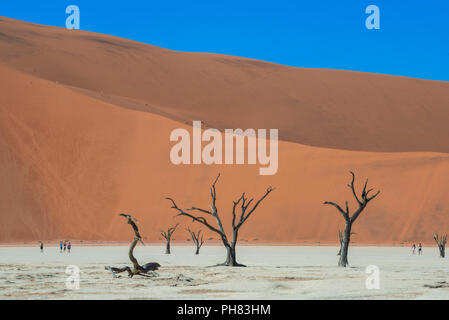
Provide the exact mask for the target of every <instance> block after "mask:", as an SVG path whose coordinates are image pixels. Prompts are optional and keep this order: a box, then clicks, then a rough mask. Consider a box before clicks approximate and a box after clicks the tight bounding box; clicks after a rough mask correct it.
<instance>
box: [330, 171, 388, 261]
mask: <svg viewBox="0 0 449 320" xmlns="http://www.w3.org/2000/svg"><path fill="white" fill-rule="evenodd" d="M349 172H350V173H351V175H352V180H351V183H350V184H348V187H349V188H350V189H351V191H352V194H353V195H354V198H355V200H356V201H357V204H358V208H357V209H356V210H355V211H354V212H353V213H352V214H350V213H349V205H348V201H346V203H345V205H346V209H345V210H343V209H342V208H341V207H340V206H339V205H338V204H336V203H334V202H330V201H326V202H324V204H328V205H331V206H334V207H335V208H337V209H338V211H339V212H340V213H341V214H342V215H343V218H344V219H345V231H344V234H343V242H342V244H341V252H340V259H339V261H338V266H339V267H346V266H347V265H348V248H349V241H350V239H351V228H352V224H353V223H354V221H355V220H356V219H357V218H358V217H359V215H360V214H361V213H362V211H363V210H364V209H365V208H366V206H367V204H368V202H370V201H371V200H373V199H374V198H375V197H377V195H378V194H379V193H380V190H379V191H377V193H375V194H374V195H372V196H369V193H370V192H371V191H373V189H369V190H366V186H367V184H368V179H366V182H365V186H364V187H363V190H362V194H361V197H360V198H359V197H358V196H357V192H356V191H355V187H354V180H355V174H354V173H353V172H352V171H349Z"/></svg>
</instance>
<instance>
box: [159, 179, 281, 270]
mask: <svg viewBox="0 0 449 320" xmlns="http://www.w3.org/2000/svg"><path fill="white" fill-rule="evenodd" d="M218 178H220V175H218V176H217V178H216V179H215V181H214V183H213V184H212V186H211V187H210V197H211V206H210V210H206V209H201V208H198V207H191V208H189V209H185V210H184V209H181V208H179V207H178V206H177V204H176V203H175V201H174V200H173V199H172V198H166V199H168V200H170V201H171V203H172V208H173V209H175V210H177V211H178V212H179V214H178V216H185V217H189V218H191V219H193V221H194V222H195V221H196V222H199V223H201V224H202V225H204V226H206V227H207V228H208V229H209V230H212V231H213V232H215V233H217V234H218V235H219V236H220V238H221V241H222V242H223V245H224V247H225V248H226V252H227V257H226V261H225V262H224V263H222V264H218V265H217V266H219V265H222V266H232V267H245V265H243V264H240V263H238V262H237V257H236V252H235V247H236V244H237V239H238V233H239V230H240V228H241V227H242V225H243V224H244V223H245V222H246V221H247V220H248V218H249V217H250V216H251V215H252V214H253V213H254V211H255V210H256V209H257V207H258V206H259V205H260V203H261V202H262V201H263V200H264V199H265V198H266V197H267V196H268V195H269V194H270V193H271V192H272V191H273V190H274V188H273V187H271V186H270V187H268V188H267V190H266V191H265V193H264V195H263V196H262V197H260V198H259V200H257V202H256V203H255V204H254V205H253V206H252V207H251V208H250V205H251V203H252V202H253V200H254V199H253V198H251V199H250V200H248V198H246V197H245V193H242V195H241V196H240V198H238V199H237V200H236V201H233V203H234V206H233V208H232V240H231V241H229V240H228V237H227V235H226V232H225V230H224V228H223V224H222V222H221V219H220V217H219V215H218V209H217V207H216V200H217V192H216V190H215V185H216V183H217V181H218ZM238 205H240V216H239V217H237V214H236V209H237V206H238ZM187 211H190V212H191V211H198V212H199V213H200V214H203V215H206V216H211V217H213V218H214V219H215V221H216V223H217V227H214V226H212V225H211V224H210V223H209V222H208V221H207V219H206V218H205V217H204V216H195V215H193V214H190V213H189V212H187Z"/></svg>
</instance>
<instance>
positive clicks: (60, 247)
mask: <svg viewBox="0 0 449 320" xmlns="http://www.w3.org/2000/svg"><path fill="white" fill-rule="evenodd" d="M59 252H60V253H62V241H59Z"/></svg>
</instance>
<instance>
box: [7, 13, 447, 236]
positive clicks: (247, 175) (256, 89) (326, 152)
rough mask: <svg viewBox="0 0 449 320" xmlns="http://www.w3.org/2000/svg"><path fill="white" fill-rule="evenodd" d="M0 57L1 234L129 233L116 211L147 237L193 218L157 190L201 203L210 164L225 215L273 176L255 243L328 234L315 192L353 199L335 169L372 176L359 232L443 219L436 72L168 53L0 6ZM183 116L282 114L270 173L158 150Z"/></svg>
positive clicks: (246, 230)
mask: <svg viewBox="0 0 449 320" xmlns="http://www.w3.org/2000/svg"><path fill="white" fill-rule="evenodd" d="M0 61H1V63H0V74H1V77H0V90H1V94H0V171H1V177H2V179H0V212H1V214H2V220H1V221H2V223H1V225H0V241H2V242H8V241H22V240H41V239H58V238H72V239H85V240H92V239H96V240H129V239H130V238H131V237H132V233H131V230H130V228H129V227H128V226H126V225H125V224H124V220H123V218H121V217H119V216H118V215H117V214H118V213H119V212H122V211H125V212H128V213H131V214H133V215H134V216H136V217H137V218H138V219H139V222H140V228H141V233H142V234H143V235H144V237H145V238H146V239H147V240H149V241H151V240H157V239H159V238H160V236H159V230H160V229H163V228H166V227H167V226H169V225H171V224H174V223H177V222H179V223H181V224H183V225H184V226H186V225H187V224H190V225H192V223H191V221H189V220H187V219H185V218H182V217H178V218H176V219H174V218H173V216H174V215H175V212H174V211H172V209H170V204H169V203H168V201H167V200H165V199H164V197H165V196H168V195H169V196H172V197H174V198H175V199H176V200H177V202H178V204H179V205H183V206H185V207H187V206H191V205H197V206H203V207H208V206H209V198H208V197H209V191H208V188H209V186H210V183H211V182H212V181H213V179H214V178H215V176H216V175H217V173H218V172H221V174H222V176H221V179H220V181H219V183H218V185H217V192H218V200H217V204H218V207H219V210H220V212H221V215H222V216H223V220H224V222H225V224H226V226H229V222H230V215H231V212H230V209H231V207H232V200H235V199H237V198H238V196H239V195H240V193H241V192H243V191H245V192H247V193H248V195H252V196H259V195H261V194H262V193H263V192H264V190H265V188H266V187H267V186H268V185H274V186H276V187H277V190H275V192H273V193H272V194H271V195H270V197H269V198H268V199H266V201H265V202H264V203H262V206H261V207H260V208H259V209H258V210H257V211H256V212H255V214H254V215H253V216H252V217H251V218H250V220H248V222H247V224H245V226H244V227H243V228H242V230H241V239H248V240H253V242H256V243H257V241H254V240H255V239H256V238H257V239H259V240H260V241H261V240H265V241H273V242H293V241H322V242H328V241H335V240H336V238H337V230H338V228H342V225H343V219H342V217H341V216H340V214H339V213H338V212H337V211H336V210H335V209H334V208H332V207H327V206H324V205H323V204H322V202H323V201H325V200H333V201H338V202H340V203H344V201H345V200H347V199H350V200H351V202H350V204H351V205H352V206H354V202H353V201H352V199H351V193H350V190H349V189H348V188H347V187H346V184H347V183H348V180H349V174H348V170H354V171H355V172H356V173H357V176H358V178H359V179H358V181H357V182H358V187H359V188H360V187H361V186H360V184H362V182H363V181H362V179H363V178H365V177H369V178H370V185H372V186H373V187H376V188H380V189H381V190H382V193H381V194H380V196H379V197H378V198H377V199H376V200H374V201H373V202H372V203H370V204H369V206H368V208H367V209H366V212H364V213H363V214H362V216H360V218H359V220H357V222H356V224H355V226H354V232H356V235H355V236H354V240H355V241H356V242H359V243H387V242H389V243H391V242H397V243H399V242H403V241H412V240H413V241H431V233H432V231H436V232H447V231H448V230H449V220H448V219H447V217H448V214H449V199H448V198H447V196H446V193H447V190H448V189H449V154H447V153H448V152H449V126H447V123H448V121H449V110H448V101H449V83H447V82H438V81H426V80H418V79H411V78H404V77H394V76H385V75H377V74H367V73H358V72H347V71H335V70H316V69H302V68H292V67H286V66H281V65H276V64H271V63H266V62H262V61H256V60H250V59H244V58H238V57H229V56H223V55H215V54H200V53H181V52H175V51H170V50H166V49H161V48H157V47H153V46H150V45H145V44H141V43H137V42H133V41H130V40H125V39H120V38H115V37H112V36H106V35H100V34H95V33H89V32H83V31H73V30H72V31H68V30H65V29H61V28H54V27H47V26H40V25H34V24H30V23H25V22H20V21H16V20H12V19H7V18H0ZM192 120H202V121H203V122H205V123H206V124H207V125H208V126H209V127H215V128H220V129H223V128H237V127H242V128H279V133H280V137H281V139H282V140H283V141H281V142H280V143H279V170H278V173H277V174H276V175H274V176H260V175H259V174H258V173H259V172H258V170H259V165H244V166H243V165H234V166H229V165H222V166H218V165H215V166H206V165H196V166H194V165H190V166H175V165H173V164H171V162H170V161H169V151H170V148H171V146H172V143H170V142H169V134H170V132H171V130H173V129H175V128H179V127H182V128H186V129H188V130H191V127H190V126H191V121H192ZM180 122H181V123H180ZM307 145H309V146H307ZM338 149H340V150H338ZM343 149H344V150H343ZM348 150H353V151H348ZM392 151H395V152H392ZM399 151H401V152H399ZM404 151H409V152H404ZM193 227H194V228H195V229H197V228H199V227H200V226H199V225H196V224H195V225H193ZM202 229H204V228H202ZM175 235H176V234H175ZM209 236H212V237H214V238H217V237H216V236H215V235H213V234H210V233H208V234H207V238H208V237H209ZM176 238H177V239H179V240H185V239H187V238H188V234H187V232H184V231H183V230H182V231H180V232H179V233H178V234H177V235H176Z"/></svg>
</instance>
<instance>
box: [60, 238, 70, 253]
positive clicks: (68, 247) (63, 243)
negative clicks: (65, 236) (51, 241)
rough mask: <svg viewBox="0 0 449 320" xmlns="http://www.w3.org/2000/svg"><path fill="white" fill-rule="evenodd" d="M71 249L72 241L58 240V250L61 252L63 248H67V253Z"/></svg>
mask: <svg viewBox="0 0 449 320" xmlns="http://www.w3.org/2000/svg"><path fill="white" fill-rule="evenodd" d="M71 249H72V243H71V242H70V241H69V242H67V241H64V242H62V241H59V251H60V252H61V253H62V252H63V250H64V252H65V251H66V250H67V252H68V253H70V250H71Z"/></svg>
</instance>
